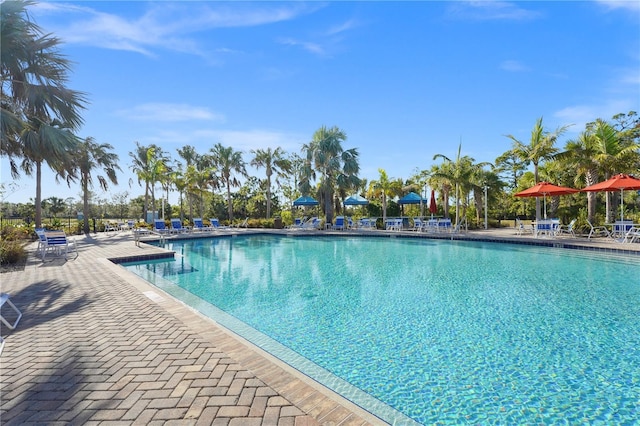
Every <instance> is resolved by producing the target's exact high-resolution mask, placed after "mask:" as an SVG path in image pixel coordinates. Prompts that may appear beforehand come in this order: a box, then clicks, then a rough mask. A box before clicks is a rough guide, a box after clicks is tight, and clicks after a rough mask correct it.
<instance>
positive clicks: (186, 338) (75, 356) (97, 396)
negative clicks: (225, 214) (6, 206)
mask: <svg viewBox="0 0 640 426" xmlns="http://www.w3.org/2000/svg"><path fill="white" fill-rule="evenodd" d="M469 237H471V238H474V237H480V238H487V237H490V238H497V239H513V238H531V237H516V236H514V232H513V230H499V231H495V232H492V231H484V232H482V231H480V232H477V233H470V234H469ZM76 239H77V244H78V250H79V256H78V258H77V259H70V260H68V261H65V260H64V259H63V258H55V259H53V260H52V261H47V262H45V263H43V262H41V261H40V260H39V259H38V258H36V257H35V256H34V255H33V254H32V255H31V256H30V258H29V261H28V264H27V266H26V268H25V270H24V271H20V272H9V273H4V274H2V275H0V280H1V284H2V291H3V292H7V293H10V294H11V299H12V300H13V301H14V303H15V304H16V306H17V307H18V308H19V309H20V310H21V311H22V313H23V318H22V320H21V321H20V323H19V325H18V327H17V328H16V330H13V331H11V330H8V329H7V328H6V327H4V325H3V326H2V330H1V331H2V336H3V337H5V340H6V345H5V348H4V351H3V353H2V356H1V357H0V362H1V369H0V370H1V376H0V379H1V380H0V381H1V383H0V385H1V389H0V392H1V394H0V423H1V424H3V425H7V426H9V425H24V424H47V425H56V424H65V425H66V424H83V425H84V424H104V425H120V424H145V425H147V424H171V425H173V424H176V425H182V424H185V425H200V424H202V425H205V424H207V425H208V424H210V425H249V426H250V425H282V426H286V425H291V426H294V425H297V426H303V425H316V424H324V425H365V424H384V423H383V422H382V421H380V420H379V419H377V418H376V417H374V416H372V415H371V414H369V413H367V412H365V411H363V410H362V409H360V408H359V407H356V406H354V405H353V404H351V403H349V402H348V401H346V400H344V399H343V398H341V397H339V396H337V395H335V394H334V393H332V392H331V391H329V390H327V389H325V388H323V387H322V386H320V385H318V384H316V383H315V382H313V381H312V380H311V379H308V378H306V379H305V378H304V377H301V376H300V375H299V374H297V373H295V372H294V371H293V370H291V369H290V368H288V367H287V366H284V365H282V364H281V363H279V362H278V361H277V360H275V359H273V358H272V357H271V356H270V355H268V354H264V353H262V352H261V351H260V350H259V349H257V348H255V347H253V346H252V345H251V344H248V343H247V342H244V341H242V339H240V338H238V337H237V336H235V335H233V334H232V333H231V332H229V331H228V330H225V329H223V328H221V327H220V326H218V325H217V324H216V323H215V322H213V321H212V320H210V319H208V318H204V317H202V316H201V315H199V314H197V313H196V312H194V311H192V310H191V309H189V308H188V307H186V306H184V305H183V304H182V303H180V302H178V301H176V300H174V299H173V298H171V297H170V296H167V295H166V294H164V293H162V292H161V291H159V290H158V289H156V288H154V287H153V286H151V285H149V284H148V283H146V282H144V281H142V280H141V279H139V278H137V277H135V276H133V275H132V274H129V273H128V272H127V271H125V270H123V269H122V268H120V267H119V266H117V265H114V264H113V263H111V262H110V261H108V260H107V259H108V258H116V257H126V256H137V255H150V254H159V253H164V251H163V250H162V249H159V248H155V247H152V246H148V245H146V244H141V245H140V246H136V245H135V244H134V242H133V238H132V236H131V233H118V234H111V235H98V236H96V235H94V234H92V235H91V236H89V237H76ZM562 241H563V242H568V243H571V244H581V245H584V246H592V247H603V248H624V249H627V250H633V251H636V252H637V251H640V244H631V245H629V244H627V245H625V246H624V247H623V246H621V245H620V244H614V243H611V242H608V241H605V240H603V239H600V240H596V241H586V239H584V238H582V239H562ZM32 249H35V245H34V247H32ZM3 312H5V311H4V310H3ZM9 315H10V312H7V316H9Z"/></svg>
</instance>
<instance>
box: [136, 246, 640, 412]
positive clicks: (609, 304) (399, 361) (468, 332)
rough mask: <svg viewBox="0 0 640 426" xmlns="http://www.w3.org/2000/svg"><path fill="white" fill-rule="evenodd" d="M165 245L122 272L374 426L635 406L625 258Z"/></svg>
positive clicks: (637, 343) (634, 306) (639, 322)
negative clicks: (372, 418)
mask: <svg viewBox="0 0 640 426" xmlns="http://www.w3.org/2000/svg"><path fill="white" fill-rule="evenodd" d="M166 247H167V248H170V249H172V250H175V251H176V253H177V256H176V260H175V261H154V262H150V263H145V264H127V265H126V268H127V269H129V270H131V271H133V272H135V273H136V274H138V275H140V276H142V277H143V278H145V279H147V280H148V281H150V282H151V283H153V284H155V285H157V286H158V287H160V288H162V289H163V290H165V291H167V292H169V293H170V294H173V295H174V296H176V297H179V298H182V299H186V300H187V301H188V303H189V304H192V305H194V306H196V307H197V308H198V309H200V310H201V311H203V312H204V313H205V314H208V315H212V316H216V318H215V319H216V320H217V321H218V322H220V323H221V324H223V325H225V326H228V327H230V328H231V329H234V328H235V330H234V331H238V332H239V334H241V335H243V336H244V337H246V338H248V339H249V340H252V341H253V343H255V344H257V345H258V346H261V347H263V348H265V349H266V350H268V351H270V352H272V353H274V352H275V353H274V354H275V355H276V356H278V357H279V358H281V359H284V360H285V362H288V363H290V364H292V365H293V366H294V367H296V368H298V369H300V370H301V371H303V372H304V373H305V374H307V375H310V376H311V377H314V378H316V379H317V380H318V381H320V382H322V383H324V384H326V385H327V386H329V387H331V388H334V389H335V390H337V391H338V393H341V394H343V395H345V396H346V397H347V398H349V399H351V400H353V401H354V402H356V403H357V404H359V405H361V406H363V408H365V409H367V410H369V411H371V412H372V413H374V414H375V415H377V416H379V417H380V418H382V419H383V420H385V421H387V422H389V423H394V422H395V423H399V424H400V423H409V422H410V421H411V420H409V419H413V421H415V422H418V423H423V424H434V423H460V422H464V423H498V424H516V423H517V424H521V423H561V422H563V423H564V422H566V423H585V422H586V423H603V424H604V423H616V424H623V423H625V422H626V423H631V422H633V421H634V420H637V413H638V412H640V349H639V348H640V259H638V258H633V257H632V258H629V257H619V256H615V255H606V254H604V253H595V252H582V251H580V252H579V251H573V250H566V249H554V248H550V247H531V246H524V245H512V244H497V243H487V242H468V241H442V240H430V239H408V238H366V237H337V238H331V237H323V236H318V237H310V236H305V237H284V236H283V237H278V236H265V235H256V236H241V237H234V238H230V237H227V238H213V239H194V240H185V241H174V242H170V243H168V244H167V245H166ZM245 324H246V325H245ZM247 325H248V326H249V327H247ZM254 330H257V332H254ZM287 348H288V349H287ZM378 400H379V401H381V402H382V403H380V402H379V401H378ZM396 410H397V411H396ZM398 412H399V413H398ZM400 413H402V414H400ZM405 416H406V417H405Z"/></svg>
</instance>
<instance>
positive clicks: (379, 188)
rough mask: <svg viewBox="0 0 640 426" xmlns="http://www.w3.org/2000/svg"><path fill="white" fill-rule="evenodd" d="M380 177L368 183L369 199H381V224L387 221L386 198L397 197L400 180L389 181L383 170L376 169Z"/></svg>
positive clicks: (399, 190) (399, 189)
mask: <svg viewBox="0 0 640 426" xmlns="http://www.w3.org/2000/svg"><path fill="white" fill-rule="evenodd" d="M378 173H380V177H379V178H378V180H373V181H371V182H370V183H369V192H368V194H367V195H368V196H369V197H381V198H382V223H385V221H386V220H387V197H388V196H391V195H399V194H400V192H401V191H402V180H399V179H390V178H389V176H388V175H387V172H386V171H385V170H384V169H378Z"/></svg>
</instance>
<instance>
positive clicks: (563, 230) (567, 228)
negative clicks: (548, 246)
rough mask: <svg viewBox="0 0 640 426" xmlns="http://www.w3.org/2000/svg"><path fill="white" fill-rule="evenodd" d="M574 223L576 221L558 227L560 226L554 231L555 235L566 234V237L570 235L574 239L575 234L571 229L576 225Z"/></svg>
mask: <svg viewBox="0 0 640 426" xmlns="http://www.w3.org/2000/svg"><path fill="white" fill-rule="evenodd" d="M576 221H577V219H573V220H572V221H571V222H569V224H568V225H560V226H558V229H557V230H556V235H564V234H568V235H571V236H572V237H575V236H576V233H575V230H574V229H573V228H574V226H575V225H576Z"/></svg>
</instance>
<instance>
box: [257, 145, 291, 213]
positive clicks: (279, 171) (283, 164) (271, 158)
mask: <svg viewBox="0 0 640 426" xmlns="http://www.w3.org/2000/svg"><path fill="white" fill-rule="evenodd" d="M251 153H252V154H253V155H254V157H253V159H252V160H251V163H250V164H251V165H252V166H254V167H256V168H262V167H264V169H265V172H266V175H267V219H269V218H270V217H271V176H272V175H273V173H274V172H275V173H276V181H277V180H278V177H280V176H282V175H283V174H285V173H291V161H289V159H288V158H286V156H285V152H284V150H283V149H282V148H280V147H277V148H276V149H274V150H272V149H271V148H267V149H266V150H265V149H255V150H254V149H252V150H251Z"/></svg>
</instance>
